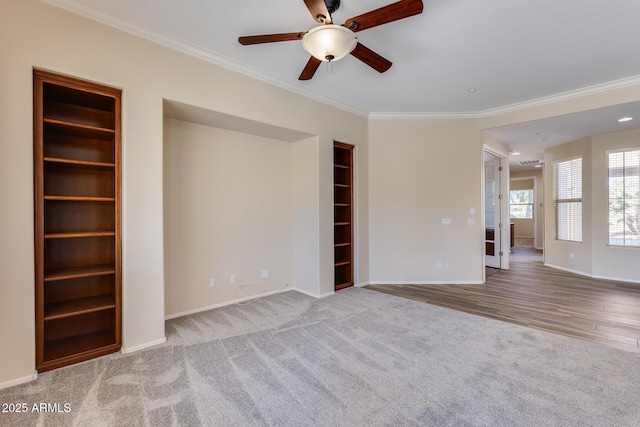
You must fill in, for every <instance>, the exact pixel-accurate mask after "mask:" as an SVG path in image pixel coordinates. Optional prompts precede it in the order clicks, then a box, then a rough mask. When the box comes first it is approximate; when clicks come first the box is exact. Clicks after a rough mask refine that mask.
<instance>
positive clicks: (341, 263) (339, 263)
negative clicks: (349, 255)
mask: <svg viewBox="0 0 640 427" xmlns="http://www.w3.org/2000/svg"><path fill="white" fill-rule="evenodd" d="M349 264H351V261H344V262H336V263H335V264H333V266H334V267H340V266H341V265H349Z"/></svg>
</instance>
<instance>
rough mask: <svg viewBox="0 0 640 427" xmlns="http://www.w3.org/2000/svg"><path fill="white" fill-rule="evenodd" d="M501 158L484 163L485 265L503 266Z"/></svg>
mask: <svg viewBox="0 0 640 427" xmlns="http://www.w3.org/2000/svg"><path fill="white" fill-rule="evenodd" d="M500 170H501V167H500V159H493V160H489V161H486V162H485V163H484V225H485V265H486V266H487V267H494V268H501V263H500V261H501V246H500V242H501V240H502V239H501V237H500V236H501V233H500V231H501V227H500V225H501V224H500V212H501V206H500V202H501V197H500Z"/></svg>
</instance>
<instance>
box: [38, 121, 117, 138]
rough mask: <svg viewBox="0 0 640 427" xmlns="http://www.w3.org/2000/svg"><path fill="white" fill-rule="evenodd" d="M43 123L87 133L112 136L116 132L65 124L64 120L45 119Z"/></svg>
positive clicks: (108, 129) (96, 127) (70, 123)
mask: <svg viewBox="0 0 640 427" xmlns="http://www.w3.org/2000/svg"><path fill="white" fill-rule="evenodd" d="M43 122H44V123H47V124H51V125H55V126H61V127H66V128H71V129H79V130H80V129H84V130H88V131H92V132H101V133H110V134H114V133H115V132H116V131H115V129H110V128H103V127H98V126H89V125H81V124H78V123H73V122H67V121H65V120H57V119H47V118H45V119H44V120H43Z"/></svg>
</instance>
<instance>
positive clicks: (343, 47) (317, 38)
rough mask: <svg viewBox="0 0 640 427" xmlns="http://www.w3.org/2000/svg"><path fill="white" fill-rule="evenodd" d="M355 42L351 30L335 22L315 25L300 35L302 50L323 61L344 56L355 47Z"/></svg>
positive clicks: (335, 59)
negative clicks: (302, 35)
mask: <svg viewBox="0 0 640 427" xmlns="http://www.w3.org/2000/svg"><path fill="white" fill-rule="evenodd" d="M357 44H358V41H357V40H356V36H355V34H354V33H353V31H351V30H350V29H348V28H346V27H343V26H342V25H335V24H329V25H320V26H317V27H315V28H312V29H311V30H309V31H308V32H307V33H306V34H305V35H304V37H302V47H303V48H304V50H306V51H307V52H309V54H310V55H311V56H313V57H315V58H316V59H319V60H320V61H325V62H332V61H337V60H339V59H342V58H344V57H345V56H347V55H348V54H350V53H351V52H352V51H353V49H355V48H356V45H357Z"/></svg>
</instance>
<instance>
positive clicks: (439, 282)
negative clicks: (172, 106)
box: [368, 280, 484, 285]
mask: <svg viewBox="0 0 640 427" xmlns="http://www.w3.org/2000/svg"><path fill="white" fill-rule="evenodd" d="M368 284H369V285H482V284H484V283H483V282H482V281H479V280H456V281H451V280H435V281H431V280H426V281H425V280H420V281H399V282H395V281H393V282H390V281H371V282H369V283H368Z"/></svg>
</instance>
